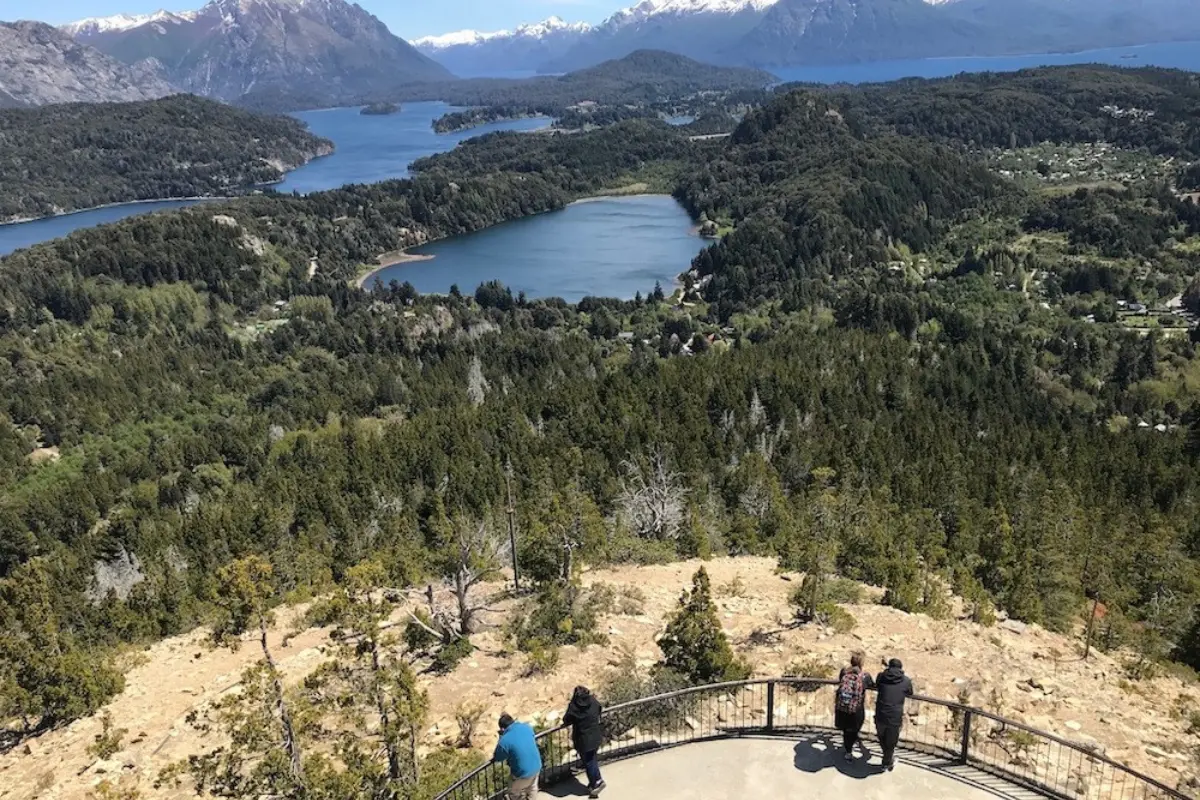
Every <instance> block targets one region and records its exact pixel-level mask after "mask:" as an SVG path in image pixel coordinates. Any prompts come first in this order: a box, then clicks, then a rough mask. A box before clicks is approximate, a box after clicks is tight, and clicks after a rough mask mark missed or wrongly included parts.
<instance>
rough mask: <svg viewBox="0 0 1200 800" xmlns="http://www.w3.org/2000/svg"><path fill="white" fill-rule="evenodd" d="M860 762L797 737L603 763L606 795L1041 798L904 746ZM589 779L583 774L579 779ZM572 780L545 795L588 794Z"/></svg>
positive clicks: (722, 743) (823, 739)
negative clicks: (891, 763) (885, 760)
mask: <svg viewBox="0 0 1200 800" xmlns="http://www.w3.org/2000/svg"><path fill="white" fill-rule="evenodd" d="M868 747H869V748H870V749H871V756H870V758H869V759H868V758H867V757H866V756H864V755H863V754H862V753H861V751H859V752H857V753H856V758H855V760H854V761H845V760H844V759H843V756H842V749H841V742H840V735H838V734H830V735H812V736H805V737H802V738H800V739H799V740H797V739H783V738H768V737H763V738H753V737H752V738H740V739H725V740H716V741H709V742H701V743H697V744H691V745H687V746H684V747H675V748H669V749H664V750H661V751H658V752H652V753H648V754H645V755H641V756H638V757H636V758H630V759H626V760H623V761H616V762H612V763H608V764H603V765H602V771H603V773H604V780H605V783H606V784H607V787H608V788H606V789H605V790H604V792H603V793H602V795H601V797H602V798H604V800H646V799H647V798H654V799H655V800H657V799H658V798H661V800H717V799H718V798H721V799H722V800H723V799H724V798H731V799H732V798H737V799H738V800H741V798H755V799H756V800H757V799H759V798H761V800H770V799H771V798H789V800H790V798H805V800H852V799H853V800H859V799H861V800H995V799H996V798H1018V800H1028V799H1029V798H1035V797H1038V796H1039V795H1036V794H1034V793H1032V792H1030V791H1028V790H1026V789H1023V788H1021V787H1019V786H1016V785H1014V784H1011V783H1009V782H1007V781H1004V780H1002V779H999V778H995V777H993V776H990V775H988V774H986V773H983V772H980V771H979V770H976V769H972V768H970V767H964V766H961V765H957V764H952V763H949V762H947V761H945V760H944V759H941V758H936V757H932V756H928V755H924V754H921V753H915V752H913V751H906V750H903V749H901V750H899V751H897V763H896V768H895V769H894V770H893V771H891V772H886V771H885V770H884V769H883V767H882V766H880V758H879V755H878V751H877V749H874V748H873V746H871V745H868ZM578 777H582V776H578ZM586 796H587V790H586V788H585V787H584V786H583V784H582V783H580V782H578V781H577V780H572V779H570V778H568V779H566V780H563V781H560V782H558V783H557V784H555V785H552V786H547V787H544V788H543V791H542V793H541V797H543V798H550V797H586Z"/></svg>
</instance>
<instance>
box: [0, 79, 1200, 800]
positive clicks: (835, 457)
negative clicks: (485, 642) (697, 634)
mask: <svg viewBox="0 0 1200 800" xmlns="http://www.w3.org/2000/svg"><path fill="white" fill-rule="evenodd" d="M1197 93H1200V88H1198V87H1197V84H1196V82H1195V78H1194V76H1187V75H1184V74H1183V73H1174V72H1169V71H1158V70H1137V71H1119V70H1112V69H1106V68H1070V69H1048V70H1036V71H1031V72H1026V73H1018V74H1016V75H1011V76H979V77H974V78H956V79H950V80H947V81H940V82H903V83H900V84H898V85H894V86H885V87H865V88H863V89H843V88H838V89H831V90H818V89H814V88H809V87H801V88H796V89H791V90H789V91H786V92H783V93H781V94H780V96H778V97H777V98H775V99H773V100H771V101H770V102H768V103H767V104H766V105H765V106H764V107H762V108H760V109H757V110H755V111H753V112H751V113H750V114H748V115H747V116H746V118H745V119H744V120H743V121H742V122H741V124H740V125H739V126H738V127H737V129H736V130H735V131H734V132H733V135H732V136H730V137H728V138H727V139H715V140H705V141H692V140H691V139H690V138H689V136H688V134H687V132H686V131H680V130H677V129H674V128H672V127H671V126H669V125H667V124H665V123H662V122H658V121H655V120H648V119H623V120H617V121H615V122H614V123H613V124H611V125H606V126H603V127H601V128H599V129H597V130H594V131H590V132H586V133H577V134H570V135H566V134H564V135H548V136H523V135H519V134H492V135H489V136H485V137H481V138H479V139H476V140H472V141H470V142H468V143H466V144H464V145H462V146H460V147H459V148H458V149H456V150H455V151H453V152H450V153H447V154H443V155H440V156H435V157H432V158H429V159H425V160H423V161H421V162H418V163H417V164H416V165H415V166H414V172H415V177H414V178H413V179H411V180H405V181H393V182H389V183H383V184H379V185H375V186H360V187H349V188H346V189H343V190H338V191H332V192H324V193H319V194H314V195H310V196H308V197H305V198H294V197H279V196H263V197H255V198H246V199H243V200H238V201H233V202H230V203H226V204H223V205H220V206H215V205H214V206H206V207H204V208H197V209H189V210H184V211H179V212H171V213H165V214H160V215H155V216H151V217H143V218H137V219H131V220H127V221H124V222H122V223H119V224H117V225H113V226H107V227H103V228H98V229H94V230H89V231H81V232H79V233H76V234H74V235H72V236H71V237H69V238H67V239H64V240H61V241H57V242H51V243H48V244H45V245H41V246H38V247H35V248H32V249H30V250H28V251H23V252H20V253H17V254H14V255H13V256H11V257H9V258H7V259H5V260H4V261H3V262H0V352H3V354H4V357H3V358H2V359H0V531H2V535H0V666H2V667H3V672H0V720H6V721H9V725H8V730H9V731H10V732H11V738H12V740H14V741H15V740H16V739H18V738H19V737H21V736H25V735H27V734H29V733H32V732H35V731H38V730H42V729H45V728H47V727H51V726H54V725H57V724H60V723H62V722H65V721H68V720H70V719H72V718H74V717H77V716H79V715H82V714H86V713H90V712H92V711H94V710H95V709H96V708H97V707H98V706H99V705H100V704H101V703H102V702H103V701H104V700H105V699H106V698H107V697H108V696H110V695H111V694H112V693H113V692H114V691H116V690H117V689H118V688H119V686H120V676H119V674H117V672H115V671H114V670H113V669H112V668H111V667H105V666H104V665H105V664H106V663H108V662H107V661H106V656H107V654H110V653H112V652H114V651H115V649H116V648H118V647H119V646H120V645H121V644H123V643H129V642H143V641H146V640H150V639H155V638H158V637H163V636H167V635H170V634H173V633H177V632H179V631H183V630H186V629H188V628H190V627H192V626H195V625H196V624H198V623H200V622H203V621H208V620H211V619H212V614H213V611H214V609H215V608H217V607H218V606H221V605H222V604H223V603H227V602H228V599H229V586H230V585H234V584H237V585H241V586H243V587H244V586H245V585H247V584H248V583H254V579H253V576H252V575H251V572H254V571H255V570H257V572H254V574H267V573H268V572H269V573H270V575H271V576H272V579H271V581H270V582H269V591H268V592H267V593H266V595H264V598H265V602H277V601H281V600H283V599H285V598H286V599H299V598H308V597H313V596H317V595H323V594H327V593H329V592H331V591H332V590H333V589H334V588H335V587H339V586H341V587H347V586H350V585H358V584H355V583H354V582H355V581H358V582H361V581H363V580H364V577H363V576H364V574H365V573H364V572H363V565H364V564H368V565H371V567H370V570H371V572H370V574H371V575H372V576H373V577H372V578H371V581H372V582H373V584H374V585H376V586H378V585H380V584H383V585H386V586H389V587H396V588H404V587H409V586H414V585H422V584H423V582H427V581H429V580H431V579H437V578H440V577H444V576H453V575H455V574H457V573H456V570H458V568H459V566H460V561H459V560H458V559H459V556H458V555H456V554H457V553H459V550H458V549H456V548H458V547H459V546H460V545H461V543H462V539H461V537H460V538H456V534H455V533H454V532H455V531H460V532H461V531H464V530H467V531H475V530H485V529H489V528H498V526H500V525H501V523H502V514H503V510H504V508H505V506H506V504H507V489H508V487H507V485H506V470H507V469H509V468H511V475H512V483H513V493H514V495H515V498H516V509H517V510H516V517H517V529H518V531H519V537H520V538H519V546H518V550H519V556H520V559H521V563H522V566H523V568H524V569H525V570H526V572H527V574H528V575H530V576H531V577H532V578H534V579H535V580H538V581H547V582H552V581H553V578H554V576H555V575H557V574H558V573H559V572H560V571H562V563H560V562H561V559H562V558H563V553H564V552H565V553H568V554H569V556H570V558H571V559H574V560H575V562H577V563H587V564H593V565H597V564H605V563H616V562H650V561H664V560H670V559H675V558H679V557H685V556H686V557H694V556H705V555H709V554H712V553H719V552H724V553H732V554H740V553H755V554H768V555H775V556H778V557H779V559H780V563H781V566H782V568H784V569H789V570H799V571H802V572H805V573H806V574H810V575H818V576H826V575H833V574H839V575H842V576H846V577H849V578H853V579H856V580H862V581H867V582H871V583H874V584H877V585H880V586H884V587H886V589H887V595H886V601H887V602H889V603H891V604H893V605H895V606H897V607H899V608H902V609H905V610H909V611H918V610H922V609H924V608H926V607H928V606H929V605H930V604H931V603H933V602H934V600H933V598H934V597H935V596H936V595H937V591H939V589H938V587H946V588H951V589H953V590H954V591H955V592H957V593H959V594H960V595H963V596H964V597H966V598H968V599H969V600H970V602H971V603H972V604H973V605H974V607H975V608H976V609H977V610H978V609H982V608H984V607H987V608H989V609H990V608H991V607H992V606H993V605H994V606H995V607H996V608H997V609H999V610H1001V611H1003V612H1005V613H1007V614H1008V615H1010V616H1012V617H1015V618H1018V619H1021V620H1027V621H1032V622H1038V623H1041V624H1043V625H1046V626H1048V627H1050V628H1053V629H1056V630H1062V631H1072V630H1074V629H1075V627H1076V626H1077V625H1079V624H1080V621H1081V619H1082V618H1083V615H1084V612H1085V609H1086V608H1088V607H1089V603H1088V601H1089V600H1091V601H1099V602H1102V603H1103V604H1104V605H1105V606H1106V607H1107V608H1108V609H1109V615H1108V617H1107V618H1106V620H1107V621H1106V623H1105V631H1104V636H1103V641H1102V642H1101V646H1104V647H1106V648H1111V649H1113V650H1114V651H1116V650H1126V651H1128V652H1130V653H1132V654H1136V657H1132V656H1131V659H1132V660H1131V663H1133V664H1136V665H1137V666H1138V668H1139V669H1149V668H1150V667H1151V666H1154V665H1159V664H1163V663H1167V662H1169V661H1171V660H1175V661H1187V662H1190V663H1191V664H1193V665H1195V666H1200V628H1198V627H1197V604H1198V602H1200V568H1198V567H1200V561H1198V559H1200V514H1198V513H1197V500H1198V494H1197V493H1198V491H1200V461H1198V459H1200V402H1198V401H1200V396H1198V394H1197V386H1200V365H1198V364H1197V359H1196V350H1195V347H1196V339H1197V336H1196V335H1195V329H1194V328H1192V329H1190V330H1189V329H1188V327H1187V324H1186V317H1185V316H1184V314H1186V313H1195V312H1197V311H1200V281H1198V279H1197V276H1198V275H1200V208H1198V207H1197V206H1196V205H1195V204H1194V203H1192V202H1190V201H1188V200H1186V199H1181V198H1180V197H1179V196H1178V195H1177V189H1178V188H1179V187H1178V186H1177V180H1181V178H1180V176H1181V175H1187V174H1192V173H1194V168H1193V169H1192V170H1191V171H1190V172H1189V171H1187V170H1186V165H1187V164H1190V163H1191V162H1192V161H1193V160H1194V159H1195V158H1196V157H1197V155H1198V153H1197V150H1196V148H1197V145H1198V143H1200V138H1198V137H1200V115H1198V114H1197V112H1196V111H1195V109H1196V108H1197V105H1196V102H1195V100H1196V97H1195V95H1196V94H1197ZM1100 140H1103V141H1105V142H1109V143H1113V144H1115V145H1117V146H1119V147H1120V148H1124V149H1126V150H1129V151H1131V152H1132V151H1136V152H1137V153H1139V154H1140V155H1141V156H1144V157H1145V158H1152V159H1158V162H1156V163H1161V164H1162V165H1163V172H1162V174H1163V177H1162V179H1161V180H1157V181H1142V180H1139V181H1132V180H1128V181H1123V180H1120V179H1111V180H1106V181H1088V182H1087V185H1083V184H1082V183H1080V182H1076V184H1077V185H1070V186H1068V187H1067V188H1062V187H1061V186H1058V185H1055V186H1050V185H1048V184H1047V181H1048V180H1049V178H1047V176H1050V175H1053V174H1056V172H1061V171H1062V170H1063V169H1064V168H1062V167H1059V166H1056V165H1055V164H1053V163H1051V162H1050V161H1045V162H1044V163H1045V168H1044V169H1041V167H1042V165H1043V162H1042V161H1040V160H1039V161H1038V169H1033V170H1031V171H1030V174H1029V175H1013V174H1009V175H1004V174H1001V173H1000V172H998V171H997V170H995V169H993V168H991V167H990V166H989V162H988V158H989V149H990V148H1007V149H1009V150H1012V151H1018V150H1021V149H1022V148H1030V147H1039V146H1042V145H1044V143H1046V142H1051V143H1057V144H1059V145H1072V146H1074V145H1082V144H1086V143H1090V142H1096V141H1100ZM1039 152H1040V151H1039ZM1037 158H1038V159H1041V158H1042V156H1040V155H1039V156H1037ZM1045 158H1047V159H1049V158H1051V157H1050V156H1045ZM1088 168H1091V167H1090V166H1089V167H1088ZM1039 181H1041V182H1040V183H1039ZM635 183H636V184H648V185H651V186H653V187H656V188H659V189H661V190H664V191H670V192H673V193H674V194H675V196H676V197H677V198H679V200H680V201H681V202H682V203H684V204H685V206H686V207H687V208H688V209H689V210H690V211H691V212H692V213H693V214H694V215H695V216H696V218H697V220H703V221H706V222H712V223H714V224H715V225H716V226H717V227H718V229H719V230H720V231H721V234H722V238H721V239H720V241H719V242H717V243H716V244H714V245H713V246H712V247H710V248H709V249H707V250H705V251H704V252H702V253H701V254H700V255H699V256H698V257H697V258H696V260H695V262H694V263H693V265H692V267H691V269H690V270H689V271H688V273H687V274H686V275H685V276H684V278H683V283H684V286H683V288H682V290H681V293H682V298H683V301H682V302H673V301H671V300H669V299H667V298H666V297H664V296H663V294H662V293H661V292H655V293H653V294H648V295H647V296H646V297H638V298H637V299H635V300H632V301H620V300H608V299H599V298H589V299H586V300H584V301H583V302H581V303H580V304H578V305H575V306H572V305H568V304H565V303H563V302H560V301H554V300H538V301H529V300H527V299H526V298H524V297H522V296H519V295H518V296H514V295H513V294H512V293H511V292H509V291H508V290H507V289H505V288H504V287H503V286H500V285H496V284H489V285H484V286H481V287H461V288H462V289H463V292H457V291H456V292H454V293H452V294H450V295H447V296H442V297H419V296H417V293H416V292H415V291H414V290H413V289H412V287H411V286H407V285H397V284H393V285H392V286H390V287H387V288H385V289H382V290H380V291H379V292H376V293H366V292H363V291H361V290H359V289H357V288H353V278H354V277H355V276H356V275H357V274H358V273H359V272H360V270H361V269H362V265H363V264H366V263H371V262H372V261H373V260H374V259H375V257H376V256H378V255H379V254H380V253H384V252H388V251H393V250H396V249H400V248H403V247H405V246H409V245H412V244H415V243H417V242H420V241H425V240H427V239H430V238H438V237H442V236H448V235H453V234H456V233H461V232H465V231H472V230H478V229H480V228H483V227H486V226H488V225H492V224H495V223H497V222H499V221H502V220H506V219H513V218H517V217H521V216H525V215H529V214H533V213H538V212H541V211H545V210H549V209H553V208H560V207H562V206H563V205H565V204H566V203H568V202H570V201H571V200H574V199H577V198H579V197H582V196H586V195H590V194H595V193H598V192H603V191H607V190H612V189H616V188H620V187H622V186H626V185H629V184H635ZM313 266H315V273H311V274H310V270H311V267H313ZM1168 305H1169V307H1171V308H1178V309H1179V311H1178V313H1171V314H1167V313H1165V312H1164V313H1163V314H1161V315H1159V316H1157V317H1154V318H1153V319H1154V325H1153V326H1151V325H1150V324H1149V323H1148V320H1149V319H1151V318H1150V317H1149V316H1147V315H1142V316H1136V317H1134V316H1130V313H1129V311H1128V309H1129V308H1131V307H1145V308H1146V309H1158V308H1159V307H1160V306H1168ZM1188 309H1190V312H1189V311H1188ZM1147 313H1148V312H1147ZM1172 320H1178V323H1175V322H1173V321H1172ZM623 332H627V333H629V334H632V335H631V336H621V334H622V333H623ZM245 559H258V561H257V562H248V561H245ZM237 560H241V561H238V563H239V564H240V565H241V566H240V567H238V569H241V570H242V572H237V570H234V571H233V572H230V571H229V570H228V569H225V568H226V567H227V565H229V564H230V563H231V562H234V561H237ZM259 562H262V564H265V565H266V566H265V567H263V566H262V565H261V564H259ZM247 564H250V566H247ZM255 564H259V566H254V565H255ZM251 567H253V570H251ZM568 567H569V565H568ZM247 570H250V572H247ZM567 571H569V569H568V570H567ZM239 576H240V580H241V582H240V583H237V581H238V580H239ZM247 576H249V577H247ZM231 581H233V582H234V584H231ZM255 585H260V584H255ZM261 585H263V586H265V585H268V583H267V582H262V583H261ZM346 591H347V592H349V591H350V590H349V589H346ZM545 597H546V598H550V599H548V600H546V602H547V603H549V602H551V600H553V598H555V597H558V599H557V600H554V602H559V603H560V604H561V602H562V598H561V596H557V595H553V594H547V595H545ZM551 607H552V608H561V605H560V606H551ZM564 613H566V614H568V615H569V614H570V613H571V611H570V607H569V604H568V607H567V611H566V612H564ZM977 616H978V617H979V618H983V617H984V616H985V615H983V614H982V613H977ZM243 622H245V620H243ZM462 628H463V629H462V631H460V633H463V634H469V630H467V629H468V628H469V626H468V625H466V623H465V620H463V626H462ZM455 641H457V640H455ZM543 644H544V643H543ZM454 646H458V645H457V644H452V643H449V642H448V643H447V644H446V647H454ZM539 646H541V645H539ZM1148 665H1149V666H1148ZM381 796H382V795H381ZM414 796H415V795H414Z"/></svg>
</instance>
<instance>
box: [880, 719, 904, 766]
mask: <svg viewBox="0 0 1200 800" xmlns="http://www.w3.org/2000/svg"><path fill="white" fill-rule="evenodd" d="M875 733H876V734H878V736H879V746H880V748H882V749H883V765H884V766H885V767H886V766H887V765H888V764H891V763H892V761H894V760H895V758H896V745H898V744H899V743H900V726H899V725H893V724H891V723H888V722H883V721H882V720H875Z"/></svg>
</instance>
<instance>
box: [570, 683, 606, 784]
mask: <svg viewBox="0 0 1200 800" xmlns="http://www.w3.org/2000/svg"><path fill="white" fill-rule="evenodd" d="M563 724H564V725H570V726H571V744H572V745H574V746H575V750H576V751H578V753H579V757H580V758H582V759H583V768H584V770H585V771H586V772H587V778H588V796H589V797H599V796H600V792H601V791H602V790H603V789H604V786H605V784H604V778H602V777H600V760H599V758H598V755H597V754H598V752H599V750H600V745H601V744H603V739H604V737H603V734H602V733H601V731H600V701H599V700H597V699H596V697H595V696H594V695H593V694H592V693H591V692H590V691H589V690H588V688H587V687H586V686H576V687H575V693H574V694H573V695H572V696H571V703H570V705H568V706H567V713H565V714H563Z"/></svg>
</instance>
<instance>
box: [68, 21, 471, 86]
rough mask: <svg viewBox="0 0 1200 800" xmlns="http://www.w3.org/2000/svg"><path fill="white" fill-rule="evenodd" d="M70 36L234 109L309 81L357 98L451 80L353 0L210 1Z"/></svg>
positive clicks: (91, 25)
mask: <svg viewBox="0 0 1200 800" xmlns="http://www.w3.org/2000/svg"><path fill="white" fill-rule="evenodd" d="M64 30H66V31H68V32H70V31H75V35H76V36H77V37H79V38H81V39H82V40H83V41H86V42H87V43H89V44H92V45H93V46H95V47H96V48H97V49H99V50H101V51H103V52H105V53H108V54H109V55H111V56H113V57H114V58H117V59H118V60H120V61H123V62H125V63H127V64H133V63H138V62H141V61H144V60H146V59H155V60H156V61H157V62H159V63H161V64H162V65H163V66H162V68H163V71H164V74H165V75H166V76H167V77H168V78H169V79H170V80H171V81H172V82H173V83H175V84H176V85H178V86H180V87H182V88H184V89H186V90H188V91H191V92H194V93H196V94H200V95H204V96H207V97H213V98H216V99H220V100H225V101H236V100H237V99H238V98H239V97H241V96H242V95H244V94H246V93H247V92H250V91H252V90H256V89H262V88H264V87H270V86H286V85H289V84H293V83H296V82H299V81H303V82H306V83H313V82H315V83H318V84H320V85H323V86H325V87H328V90H329V91H330V93H331V94H332V95H336V94H338V93H344V94H347V95H350V94H358V93H363V92H368V91H370V90H372V89H373V88H378V87H381V86H385V85H391V84H394V83H398V82H405V81H424V80H443V79H448V78H450V77H451V74H450V72H449V71H448V70H447V69H446V68H445V67H443V66H441V65H440V64H437V63H436V62H434V61H432V60H431V59H429V58H428V57H426V56H425V55H423V54H421V53H419V52H418V51H417V50H416V49H415V48H413V47H412V46H411V45H409V44H408V43H407V42H405V41H404V40H402V39H400V38H399V37H397V36H395V35H394V34H393V33H392V32H391V31H390V30H388V28H387V26H386V25H384V24H383V22H381V21H380V20H379V19H378V18H377V17H375V16H374V15H372V14H370V13H368V12H367V11H365V10H364V9H362V8H361V7H360V6H358V5H352V4H350V3H347V2H345V1H344V0H210V2H208V3H207V4H206V5H204V6H203V7H202V8H200V9H199V10H198V11H194V12H187V13H183V14H173V13H170V12H158V13H156V14H152V15H147V16H146V17H144V18H140V17H133V16H124V17H110V18H99V19H92V20H81V21H80V22H77V23H72V24H70V25H67V26H64Z"/></svg>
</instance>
